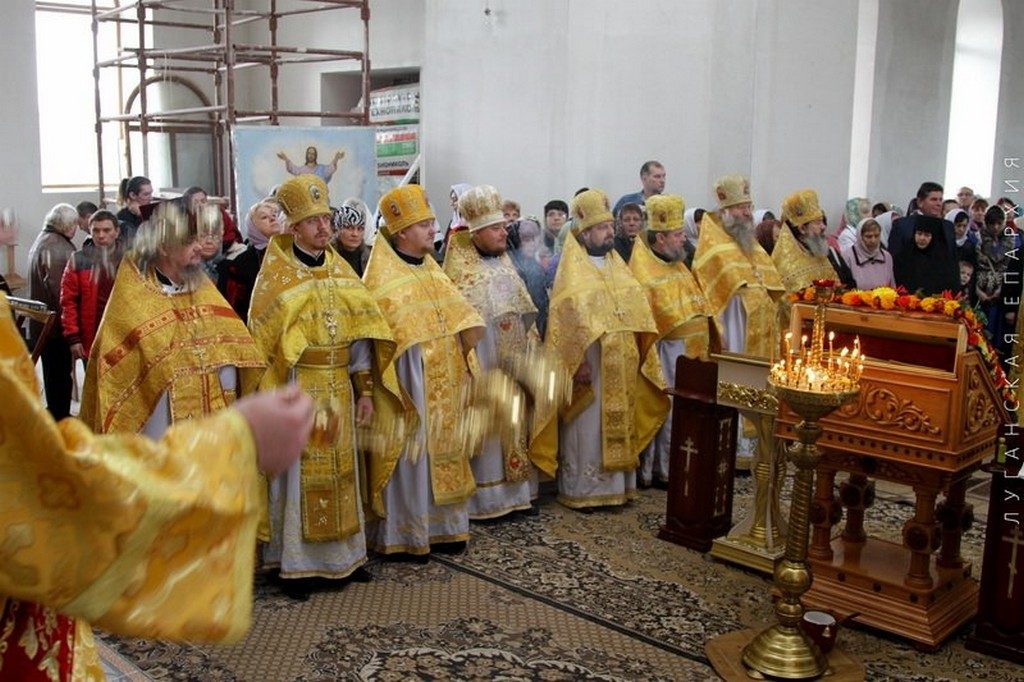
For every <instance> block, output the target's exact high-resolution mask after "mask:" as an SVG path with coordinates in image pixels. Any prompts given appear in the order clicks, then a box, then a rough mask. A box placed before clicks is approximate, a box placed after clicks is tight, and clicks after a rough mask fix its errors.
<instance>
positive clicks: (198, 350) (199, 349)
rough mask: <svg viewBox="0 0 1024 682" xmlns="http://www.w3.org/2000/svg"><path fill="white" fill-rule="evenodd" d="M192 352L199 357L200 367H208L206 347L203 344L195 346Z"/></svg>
mask: <svg viewBox="0 0 1024 682" xmlns="http://www.w3.org/2000/svg"><path fill="white" fill-rule="evenodd" d="M192 352H193V353H195V356H196V357H197V358H198V359H199V368H200V369H206V348H204V347H203V346H193V347H192Z"/></svg>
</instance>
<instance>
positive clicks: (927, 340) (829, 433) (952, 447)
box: [776, 303, 1006, 649]
mask: <svg viewBox="0 0 1024 682" xmlns="http://www.w3.org/2000/svg"><path fill="white" fill-rule="evenodd" d="M813 315H814V308H813V306H811V305H809V304H804V303H798V304H796V305H794V306H793V313H792V318H791V331H792V332H793V335H794V337H796V338H800V336H801V335H802V334H805V333H809V329H810V325H811V320H812V319H813ZM826 325H827V328H828V329H830V330H832V331H834V332H835V333H836V341H835V342H836V345H837V346H839V345H843V346H846V345H850V344H851V343H852V340H853V338H854V337H855V336H859V338H860V343H861V348H862V349H863V352H864V354H865V355H866V356H867V358H868V362H867V363H866V364H865V365H864V373H863V375H862V379H861V391H860V396H859V398H858V399H857V400H855V401H853V402H851V403H850V404H848V405H846V406H844V407H843V408H841V409H839V410H837V411H836V412H835V413H833V414H832V415H831V416H829V417H826V418H824V419H822V420H821V425H822V426H823V427H824V429H825V431H824V433H823V434H822V436H821V438H820V440H819V441H818V447H819V448H820V449H821V450H822V451H823V455H822V458H821V462H820V464H819V466H818V469H817V482H816V486H815V496H814V500H813V503H812V506H811V512H810V516H811V523H812V524H813V525H812V538H811V545H810V547H809V549H808V558H809V560H810V562H811V566H812V572H813V576H814V582H813V584H812V586H811V588H810V590H809V591H808V592H807V593H806V594H805V595H804V597H803V601H804V604H805V605H806V606H807V607H808V608H818V609H825V610H830V611H832V612H833V613H835V614H836V615H837V616H839V617H840V618H845V617H848V616H852V620H853V621H855V622H857V623H861V624H864V625H868V626H872V627H875V628H879V629H881V630H885V631H887V632H891V633H893V634H896V635H899V636H901V637H905V638H907V639H909V640H912V641H913V642H915V643H916V644H917V645H918V646H920V647H921V648H925V649H930V648H934V647H937V646H938V645H939V644H940V643H941V642H942V641H944V640H945V639H946V638H947V637H949V636H950V634H952V633H953V632H954V631H955V630H956V629H957V628H959V627H960V626H961V625H963V624H964V623H966V622H968V621H969V620H970V619H971V618H972V617H973V616H974V614H975V613H976V611H977V608H978V583H977V581H976V580H975V579H974V578H973V577H972V574H971V573H972V571H971V569H972V567H971V565H970V563H968V562H966V561H965V560H964V559H963V557H961V555H960V539H961V535H962V533H963V531H964V530H965V529H966V528H968V527H969V526H970V523H971V520H972V518H973V514H972V509H971V507H970V505H967V504H965V502H964V493H965V488H966V484H967V481H968V478H969V477H970V475H971V473H972V472H973V471H974V470H975V469H977V468H978V466H979V465H980V464H981V462H982V459H983V458H984V457H985V456H986V455H989V454H991V453H992V451H993V446H994V443H995V439H996V437H997V431H998V429H999V426H1000V424H1001V421H1002V420H1004V419H1005V418H1006V413H1005V410H1004V408H1003V404H1002V399H1001V398H1000V396H999V393H998V391H997V390H996V389H995V388H994V386H993V383H992V380H991V378H990V376H989V374H988V371H987V369H986V367H985V364H984V362H983V360H982V358H981V356H980V355H979V354H978V353H977V352H976V351H974V350H973V349H971V348H970V347H969V346H968V345H967V333H966V329H965V328H964V327H963V325H961V324H960V323H959V322H957V321H955V320H952V319H949V318H946V317H943V316H940V315H927V314H912V313H911V314H907V313H898V312H894V311H874V310H863V309H853V308H846V307H843V306H832V307H830V308H829V309H828V312H827V317H826ZM797 421H798V418H797V416H796V415H795V414H794V413H793V412H792V410H790V409H789V408H788V406H786V405H785V404H784V403H783V404H781V405H780V409H779V415H778V418H777V420H776V433H777V434H778V436H779V437H780V438H783V439H786V440H794V439H795V437H796V436H795V433H794V426H795V424H796V423H797ZM840 472H847V473H848V474H849V476H848V478H846V480H844V481H843V482H842V483H841V484H840V486H839V488H838V494H837V493H836V486H835V482H836V478H837V476H838V475H839V474H840ZM874 479H880V480H885V481H892V482H896V483H900V484H904V485H907V486H910V487H911V488H912V489H913V491H914V495H915V505H914V511H913V515H912V516H911V517H910V518H908V519H906V521H905V522H904V524H903V527H902V540H903V542H902V543H899V544H898V543H894V542H890V541H888V540H883V539H880V538H876V537H871V536H869V535H868V534H867V533H866V531H865V527H864V519H865V516H867V515H868V514H870V511H871V506H872V502H873V501H874V482H873V481H874ZM940 497H941V499H940ZM843 510H845V523H844V524H843V526H842V529H841V532H840V533H838V534H836V536H835V537H833V526H834V525H835V524H837V523H838V522H839V520H840V519H841V518H842V517H843V513H842V512H843Z"/></svg>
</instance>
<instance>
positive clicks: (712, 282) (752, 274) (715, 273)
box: [693, 212, 784, 357]
mask: <svg viewBox="0 0 1024 682" xmlns="http://www.w3.org/2000/svg"><path fill="white" fill-rule="evenodd" d="M693 274H694V276H695V277H696V278H697V282H698V283H699V284H700V287H701V290H702V291H703V292H704V297H705V298H707V301H708V305H709V307H710V310H711V313H712V314H713V315H714V316H715V324H716V326H717V327H718V332H719V335H720V336H722V338H725V334H724V331H723V329H722V323H721V316H722V314H723V313H724V312H725V309H726V308H727V307H728V306H729V301H731V300H732V297H733V296H734V295H737V294H738V295H739V296H740V297H741V300H742V302H743V307H744V310H745V311H746V314H747V338H746V346H745V349H744V350H745V352H746V353H748V354H750V355H759V356H763V357H770V356H771V350H772V343H773V341H772V339H774V338H776V337H777V335H776V334H775V333H774V330H775V310H776V309H775V301H776V300H777V299H778V298H779V297H780V296H781V295H782V293H783V292H784V288H783V286H782V279H781V278H780V277H779V272H778V270H776V268H775V264H774V263H772V259H771V258H770V257H769V256H768V254H767V253H766V252H765V250H764V249H762V248H761V245H760V244H758V243H757V242H756V241H755V242H754V248H753V252H752V253H751V254H750V255H749V256H748V255H747V254H745V253H743V250H742V249H740V247H739V245H737V244H736V242H735V241H734V240H733V238H732V237H730V236H729V234H728V233H727V232H726V231H725V228H724V227H722V224H721V223H720V222H719V219H718V216H716V215H714V214H713V213H711V212H708V213H705V214H704V220H702V221H701V224H700V237H699V238H698V240H697V252H696V254H695V255H694V258H693Z"/></svg>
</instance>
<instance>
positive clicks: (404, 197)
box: [377, 185, 434, 237]
mask: <svg viewBox="0 0 1024 682" xmlns="http://www.w3.org/2000/svg"><path fill="white" fill-rule="evenodd" d="M377 208H378V209H379V210H380V214H381V216H383V218H384V234H385V236H387V237H393V236H395V235H396V234H398V233H399V232H401V231H402V230H404V229H405V228H407V227H411V226H412V225H415V224H416V223H419V222H423V221H424V220H433V219H434V209H432V208H430V204H429V203H428V202H427V193H426V192H425V191H423V188H422V187H420V186H419V185H402V186H401V187H396V188H394V189H393V190H391V191H390V192H388V193H387V194H385V195H384V196H382V197H381V198H380V203H379V204H377Z"/></svg>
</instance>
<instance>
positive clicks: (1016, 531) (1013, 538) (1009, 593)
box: [1003, 526, 1024, 599]
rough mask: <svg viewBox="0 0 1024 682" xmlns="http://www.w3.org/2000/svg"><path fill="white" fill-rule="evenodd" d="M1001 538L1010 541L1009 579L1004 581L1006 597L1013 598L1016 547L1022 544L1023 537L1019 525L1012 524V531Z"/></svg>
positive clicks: (1023, 543)
mask: <svg viewBox="0 0 1024 682" xmlns="http://www.w3.org/2000/svg"><path fill="white" fill-rule="evenodd" d="M1003 540H1006V541H1007V542H1009V543H1010V546H1011V547H1012V549H1011V550H1010V563H1009V568H1010V579H1009V580H1008V581H1007V583H1006V598H1007V599H1012V598H1013V583H1014V579H1015V578H1016V577H1017V548H1018V547H1020V546H1021V545H1024V537H1021V534H1020V526H1014V527H1013V532H1012V533H1011V534H1010V535H1004V536H1003Z"/></svg>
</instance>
